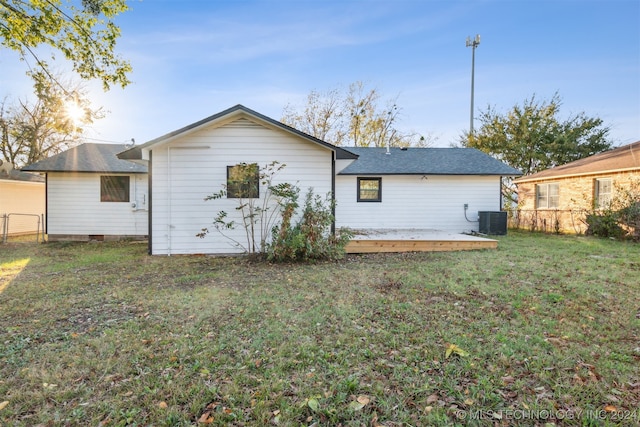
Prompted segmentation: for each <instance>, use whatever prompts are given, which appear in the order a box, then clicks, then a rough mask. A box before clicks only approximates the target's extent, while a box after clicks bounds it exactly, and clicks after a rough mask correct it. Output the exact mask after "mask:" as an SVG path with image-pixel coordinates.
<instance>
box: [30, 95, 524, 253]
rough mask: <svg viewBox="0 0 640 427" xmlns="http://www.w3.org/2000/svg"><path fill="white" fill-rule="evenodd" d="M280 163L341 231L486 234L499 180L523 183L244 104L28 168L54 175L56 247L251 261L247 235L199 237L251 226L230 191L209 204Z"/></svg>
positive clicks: (51, 227)
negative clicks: (348, 139)
mask: <svg viewBox="0 0 640 427" xmlns="http://www.w3.org/2000/svg"><path fill="white" fill-rule="evenodd" d="M274 161H276V162H279V163H280V164H283V165H285V167H284V168H283V169H282V170H281V171H280V172H278V174H277V175H276V176H275V178H274V184H277V183H279V182H288V183H291V184H295V185H297V186H298V187H299V188H300V189H301V190H302V192H303V193H304V192H306V191H307V190H308V189H309V188H312V189H313V191H314V192H315V194H319V195H326V194H329V195H332V196H333V197H334V198H335V200H336V212H335V217H336V224H335V225H336V227H349V228H352V229H356V230H365V231H366V230H379V229H393V230H415V229H420V230H425V229H431V230H440V231H446V232H450V233H461V232H466V231H478V222H477V219H478V212H479V211H499V210H500V208H501V199H500V184H501V177H502V176H517V175H520V172H519V171H517V170H516V169H513V168H511V167H509V166H507V165H505V164H504V163H502V162H500V161H498V160H496V159H494V158H492V157H490V156H488V155H486V154H484V153H482V152H481V151H478V150H476V149H472V148H413V147H410V148H406V149H403V148H390V149H384V148H355V147H336V146H334V145H332V144H329V143H327V142H325V141H321V140H319V139H317V138H314V137H312V136H310V135H307V134H305V133H303V132H300V131H298V130H296V129H294V128H291V127H289V126H287V125H285V124H283V123H281V122H279V121H277V120H274V119H271V118H269V117H266V116H264V115H262V114H260V113H258V112H256V111H253V110H250V109H248V108H246V107H244V106H242V105H236V106H234V107H232V108H229V109H228V110H225V111H222V112H220V113H218V114H215V115H213V116H211V117H207V118H205V119H203V120H200V121H198V122H196V123H193V124H191V125H189V126H186V127H184V128H181V129H178V130H176V131H174V132H171V133H169V134H167V135H164V136H161V137H159V138H156V139H154V140H152V141H149V142H147V143H145V144H142V145H140V146H135V147H126V146H124V145H114V144H83V145H80V146H78V147H75V148H72V149H70V150H68V151H66V152H64V153H61V154H58V155H56V156H53V157H51V158H49V159H46V160H43V161H40V162H37V163H34V164H32V165H29V166H28V167H26V168H24V169H23V170H27V171H38V172H44V173H46V185H47V206H46V217H47V233H48V234H49V239H50V240H61V239H74V240H86V239H115V238H123V237H129V238H143V237H147V236H148V239H149V253H151V254H164V255H171V254H194V253H211V254H215V253H236V252H242V251H243V248H242V247H239V246H237V245H236V244H235V243H234V241H236V242H243V241H244V240H245V238H246V234H245V231H244V229H243V228H242V227H241V226H239V227H237V228H236V229H234V230H225V233H226V235H227V237H228V238H227V237H224V236H222V235H220V234H218V233H217V232H215V231H214V232H212V233H210V234H209V235H208V236H206V237H205V238H200V237H198V236H197V235H198V234H199V233H200V232H201V231H202V229H203V228H204V227H209V228H212V221H213V220H214V218H215V216H216V214H217V213H218V212H220V211H225V212H227V213H228V218H227V220H235V221H236V222H241V221H242V217H241V215H240V213H239V212H238V211H237V209H236V208H237V207H238V199H236V198H234V194H232V193H233V192H232V191H228V192H227V195H226V197H223V198H219V199H217V200H212V201H205V198H207V197H208V196H210V195H212V194H214V193H217V192H219V191H220V190H221V189H222V188H223V187H224V186H228V185H229V183H230V181H229V178H230V176H232V175H233V174H234V171H236V170H237V169H236V168H238V167H239V166H240V165H254V164H255V165H256V167H257V168H262V167H264V166H266V165H268V164H270V163H272V162H274ZM256 186H257V188H258V191H257V192H256V194H255V196H256V197H255V200H257V201H258V202H259V203H260V202H262V201H263V200H264V195H265V194H264V193H265V191H264V190H265V185H264V183H261V182H260V180H259V179H258V178H257V177H256ZM303 195H304V194H303ZM245 247H246V246H245Z"/></svg>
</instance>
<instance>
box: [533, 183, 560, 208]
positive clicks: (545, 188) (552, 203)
mask: <svg viewBox="0 0 640 427" xmlns="http://www.w3.org/2000/svg"><path fill="white" fill-rule="evenodd" d="M559 201H560V185H559V184H558V183H552V184H538V185H536V209H558V206H559Z"/></svg>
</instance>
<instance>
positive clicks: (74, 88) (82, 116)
mask: <svg viewBox="0 0 640 427" xmlns="http://www.w3.org/2000/svg"><path fill="white" fill-rule="evenodd" d="M55 79H56V81H57V82H58V83H51V82H49V84H40V83H39V84H36V85H35V92H36V101H35V102H31V101H28V100H24V99H19V100H18V101H17V102H16V103H14V104H11V103H9V101H8V99H7V98H5V99H4V100H3V101H2V103H0V157H1V158H2V159H3V160H6V161H8V162H11V163H13V164H14V165H15V166H16V167H17V168H20V167H23V166H25V165H28V164H31V163H33V162H36V161H38V160H42V159H44V158H47V157H49V156H52V155H54V154H57V153H59V152H61V151H64V150H65V149H67V148H69V147H71V146H73V145H76V144H77V143H78V142H79V140H80V138H81V136H82V134H83V132H84V125H87V124H90V123H92V122H93V121H94V120H96V119H99V118H102V117H103V115H104V114H103V111H102V109H92V108H90V105H89V101H88V100H87V98H86V91H85V90H84V89H83V87H82V86H81V85H80V84H72V83H69V82H62V79H61V78H60V77H59V76H55ZM61 82H62V83H61ZM60 84H64V87H65V89H63V88H62V87H61V86H60Z"/></svg>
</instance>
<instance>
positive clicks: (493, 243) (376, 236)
mask: <svg viewBox="0 0 640 427" xmlns="http://www.w3.org/2000/svg"><path fill="white" fill-rule="evenodd" d="M497 247H498V241H497V240H493V239H488V238H484V237H478V236H470V235H466V234H455V233H447V232H443V231H438V230H367V231H361V232H356V233H355V235H354V237H353V238H352V239H351V241H350V242H349V243H348V244H347V246H346V247H345V251H346V252H347V253H350V254H357V253H383V252H387V253H392V252H446V251H468V250H479V249H496V248H497Z"/></svg>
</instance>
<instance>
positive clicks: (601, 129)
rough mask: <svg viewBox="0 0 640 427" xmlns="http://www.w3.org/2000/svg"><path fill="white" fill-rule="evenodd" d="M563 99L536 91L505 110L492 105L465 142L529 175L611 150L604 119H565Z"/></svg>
mask: <svg viewBox="0 0 640 427" xmlns="http://www.w3.org/2000/svg"><path fill="white" fill-rule="evenodd" d="M561 104H562V102H561V99H560V97H559V96H558V94H557V93H556V94H555V95H554V96H553V97H552V98H551V100H550V101H548V102H546V101H542V102H538V101H537V100H536V98H535V95H534V96H533V97H531V99H527V100H525V101H524V103H523V104H522V105H521V106H520V105H515V106H514V107H513V108H512V109H511V110H510V111H509V112H507V113H506V114H500V113H498V112H497V111H496V110H495V109H494V108H492V107H491V106H489V107H487V109H486V110H485V111H482V112H481V113H480V117H479V120H480V123H481V126H480V129H478V130H477V131H474V133H473V134H472V135H469V133H466V134H465V135H463V136H462V138H461V141H460V142H461V144H462V145H463V146H466V147H473V148H477V149H479V150H481V151H484V152H486V153H488V154H490V155H492V156H494V157H496V158H497V159H499V160H502V161H503V162H505V163H507V164H508V165H510V166H513V167H514V168H516V169H519V170H520V171H522V173H523V174H524V175H529V174H532V173H536V172H539V171H541V170H544V169H548V168H551V167H554V166H559V165H563V164H565V163H569V162H572V161H574V160H578V159H581V158H583V157H588V156H592V155H594V154H597V153H600V152H602V151H605V150H607V149H609V148H611V145H612V144H611V142H609V141H608V140H607V135H608V133H609V130H610V128H609V127H608V126H603V121H602V120H601V119H600V118H590V117H587V116H586V114H585V113H579V114H576V115H573V116H571V117H569V118H568V119H566V120H564V121H563V120H561V119H560V117H559V115H560V106H561Z"/></svg>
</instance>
